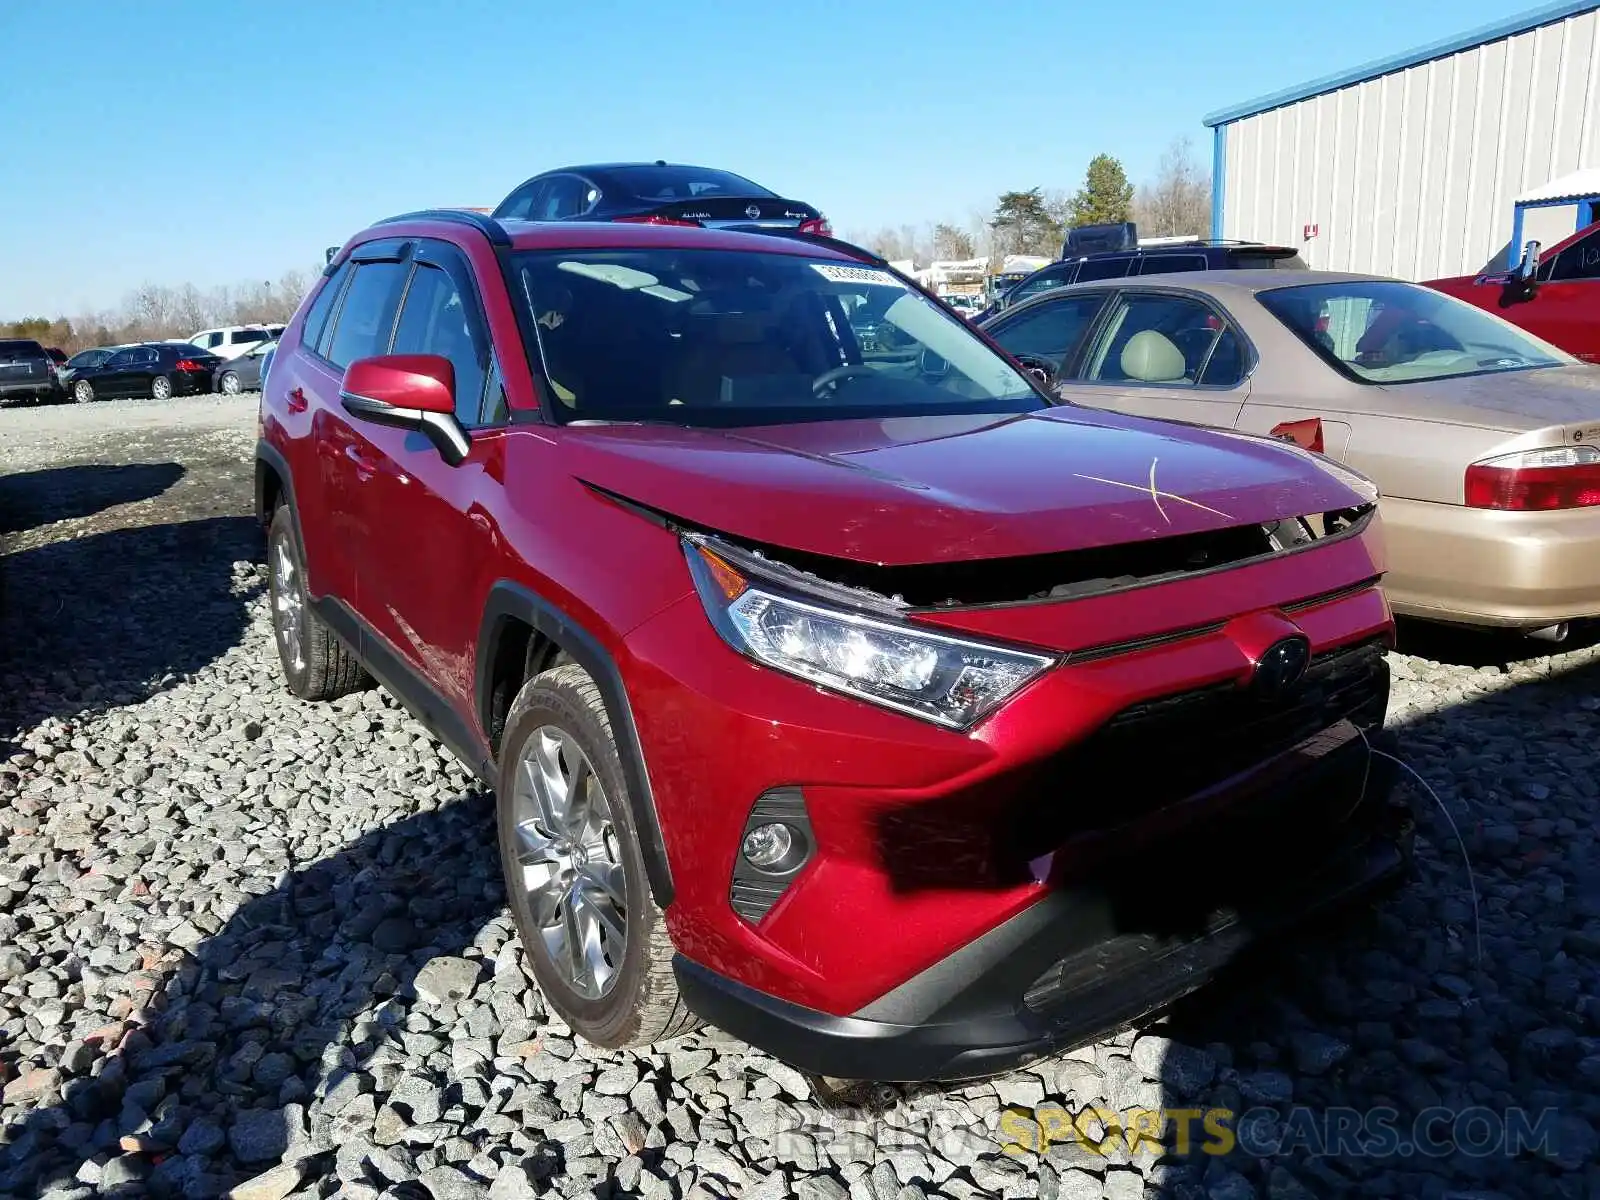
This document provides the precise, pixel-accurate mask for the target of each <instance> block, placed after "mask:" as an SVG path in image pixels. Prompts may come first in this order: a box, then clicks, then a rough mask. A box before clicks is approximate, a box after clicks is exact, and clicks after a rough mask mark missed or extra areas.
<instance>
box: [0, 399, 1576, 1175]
mask: <svg viewBox="0 0 1600 1200" xmlns="http://www.w3.org/2000/svg"><path fill="white" fill-rule="evenodd" d="M254 413H255V398H254V397H253V396H245V397H241V398H236V399H226V400H225V399H221V398H217V397H210V398H204V399H198V400H189V401H181V402H173V403H168V404H165V405H156V404H152V403H148V402H129V403H122V402H112V403H107V404H102V405H92V406H85V407H81V408H79V407H73V408H58V409H31V410H14V411H8V412H5V413H0V536H4V537H6V538H7V539H8V543H9V550H10V553H9V556H8V557H7V559H6V560H5V567H6V574H7V591H8V599H7V611H6V613H5V614H4V615H3V616H0V834H3V837H4V851H3V853H0V1085H3V1108H0V1129H3V1134H0V1194H5V1195H14V1196H18V1197H22V1196H29V1197H32V1196H39V1195H47V1196H52V1197H67V1196H89V1195H98V1194H127V1195H141V1194H153V1195H167V1196H193V1197H206V1196H215V1195H219V1194H223V1193H224V1192H227V1191H228V1190H229V1189H233V1192H232V1194H234V1195H236V1196H240V1197H249V1198H252V1200H272V1198H280V1197H285V1196H291V1195H293V1196H329V1195H341V1196H347V1197H353V1198H360V1197H376V1196H380V1195H382V1196H391V1197H410V1196H416V1197H434V1198H437V1200H453V1198H456V1197H463V1198H465V1197H480V1196H490V1197H495V1198H509V1197H521V1196H534V1195H559V1196H589V1195H597V1196H608V1195H609V1196H622V1195H637V1196H645V1197H663V1198H666V1197H672V1198H680V1200H681V1198H689V1197H694V1198H696V1200H704V1198H715V1197H744V1198H747V1200H769V1198H777V1197H784V1196H790V1195H794V1196H800V1197H805V1198H806V1200H838V1198H841V1197H853V1198H861V1200H908V1198H910V1197H915V1196H923V1195H929V1196H945V1197H950V1198H952V1200H967V1198H968V1197H973V1196H983V1195H1001V1194H1003V1195H1006V1196H1008V1197H1010V1196H1016V1197H1033V1196H1038V1197H1042V1198H1044V1200H1052V1198H1056V1197H1062V1198H1070V1200H1078V1198H1082V1197H1098V1196H1102V1195H1103V1196H1107V1197H1115V1198H1119V1200H1127V1198H1137V1197H1141V1196H1147V1195H1171V1196H1176V1197H1184V1198H1199V1197H1205V1198H1208V1200H1237V1198H1243V1197H1249V1196H1254V1195H1262V1196H1270V1197H1272V1198H1273V1200H1296V1198H1300V1197H1307V1196H1321V1195H1352V1196H1353V1195H1362V1196H1369V1195H1373V1196H1405V1197H1423V1198H1425V1200H1445V1198H1446V1197H1458V1198H1461V1200H1467V1198H1479V1200H1481V1198H1485V1197H1494V1196H1508V1197H1520V1196H1530V1197H1531V1196H1570V1197H1585V1196H1596V1195H1600V1167H1597V1166H1596V1163H1595V1160H1596V1154H1597V1137H1596V1130H1597V1128H1600V1099H1597V1095H1600V1037H1597V1034H1600V872H1597V867H1600V857H1597V850H1596V844H1595V836H1596V834H1595V831H1596V824H1597V817H1600V800H1597V796H1600V783H1597V766H1600V753H1597V746H1600V690H1597V687H1596V682H1597V679H1600V667H1597V665H1596V660H1597V657H1600V653H1597V651H1596V650H1595V649H1593V648H1591V647H1580V648H1574V649H1571V650H1566V651H1564V652H1562V653H1559V654H1551V655H1540V654H1537V653H1535V651H1537V650H1538V647H1536V646H1533V645H1531V644H1525V645H1517V644H1512V643H1502V642H1494V643H1490V642H1479V641H1476V640H1473V639H1459V638H1458V639H1449V638H1443V637H1440V636H1437V635H1428V634H1426V633H1425V632H1424V633H1422V634H1417V635H1415V636H1414V637H1413V639H1412V641H1411V643H1410V644H1409V646H1408V648H1409V649H1411V650H1413V651H1416V652H1415V653H1410V654H1397V655H1395V656H1394V659H1393V663H1394V667H1395V670H1396V687H1395V696H1394V704H1393V712H1392V719H1393V721H1394V722H1396V723H1399V724H1400V725H1401V726H1402V730H1401V744H1402V752H1403V755H1404V757H1405V758H1406V760H1407V761H1408V762H1409V763H1411V764H1412V765H1414V766H1415V768H1416V769H1417V770H1418V771H1419V772H1420V773H1421V775H1422V776H1423V777H1424V778H1426V779H1427V780H1428V781H1429V782H1430V783H1431V784H1432V785H1433V787H1434V788H1435V789H1436V790H1437V792H1438V799H1439V803H1441V804H1442V805H1444V806H1446V807H1447V808H1448V810H1449V811H1450V813H1451V814H1453V816H1454V818H1455V820H1456V821H1457V822H1458V823H1459V824H1460V827H1461V829H1462V832H1463V834H1464V836H1465V840H1466V844H1467V847H1468V850H1469V853H1470V857H1471V861H1472V864H1473V867H1474V870H1475V878H1476V884H1477V896H1478V902H1479V912H1480V915H1481V947H1482V953H1481V960H1480V958H1479V956H1478V940H1479V939H1478V936H1477V932H1476V930H1475V925H1474V917H1473V913H1474V906H1473V898H1472V896H1473V894H1472V891H1471V890H1470V889H1469V886H1468V875H1467V871H1466V868H1465V867H1464V865H1463V860H1462V853H1461V849H1460V848H1459V847H1458V846H1457V844H1456V842H1455V840H1454V836H1453V834H1452V832H1451V826H1450V824H1449V823H1448V822H1447V821H1446V819H1445V817H1444V816H1443V815H1442V813H1441V811H1440V809H1439V808H1438V807H1436V805H1435V801H1434V800H1432V799H1429V798H1428V797H1427V796H1426V795H1425V794H1424V793H1423V792H1422V791H1421V789H1416V790H1415V798H1416V801H1417V806H1418V816H1419V822H1420V829H1421V833H1420V844H1419V859H1420V862H1419V872H1418V877H1417V878H1416V880H1415V881H1413V882H1412V883H1410V884H1408V885H1407V887H1406V888H1405V889H1404V890H1403V891H1402V892H1400V893H1399V894H1398V895H1396V896H1395V897H1393V898H1392V899H1391V900H1390V901H1389V902H1388V903H1387V904H1385V905H1382V906H1381V907H1379V908H1378V909H1377V910H1376V912H1375V913H1374V914H1369V915H1365V916H1361V915H1358V916H1357V917H1355V918H1353V919H1350V920H1346V921H1344V922H1341V923H1338V924H1337V925H1335V926H1333V927H1332V928H1330V929H1328V930H1326V931H1320V930H1319V931H1318V932H1317V936H1315V937H1306V938H1303V939H1301V940H1300V941H1299V942H1298V943H1297V944H1296V945H1294V946H1289V947H1285V948H1282V949H1281V950H1279V951H1277V952H1273V953H1269V954H1264V955H1261V956H1259V957H1258V958H1257V959H1255V960H1254V961H1252V962H1251V963H1249V964H1246V965H1245V966H1244V967H1243V968H1241V970H1240V971H1239V972H1237V973H1235V974H1234V975H1233V976H1232V977H1230V978H1229V979H1226V980H1224V981H1222V982H1221V983H1219V984H1217V985H1216V986H1214V987H1212V988H1211V989H1208V990H1207V991H1205V992H1203V993H1201V994H1200V995H1199V996H1198V997H1196V998H1195V999H1194V1000H1192V1001H1191V1002H1188V1003H1186V1004H1184V1005H1182V1006H1180V1007H1179V1008H1178V1009H1177V1010H1175V1011H1174V1012H1173V1013H1172V1014H1170V1016H1169V1017H1168V1018H1167V1019H1166V1020H1164V1021H1162V1022H1160V1023H1156V1024H1153V1025H1151V1026H1149V1027H1147V1028H1145V1029H1143V1030H1141V1031H1137V1032H1135V1033H1129V1034H1126V1035H1123V1036H1121V1037H1118V1038H1116V1039H1114V1040H1112V1041H1109V1042H1105V1043H1102V1044H1100V1045H1096V1046H1092V1047H1088V1048H1085V1049H1083V1050H1079V1051H1075V1052H1073V1053H1072V1054H1069V1055H1065V1056H1061V1057H1058V1058H1056V1059H1052V1060H1049V1061H1046V1062H1043V1063H1040V1064H1037V1065H1036V1066H1035V1067H1034V1068H1031V1069H1029V1070H1027V1071H1019V1072H1015V1073H1013V1074H1011V1075H1008V1076H1006V1077H1004V1078H1001V1079H998V1080H991V1081H987V1082H983V1083H979V1084H973V1085H969V1086H963V1087H960V1088H925V1089H872V1090H870V1091H862V1092H860V1093H857V1094H854V1095H846V1096H844V1097H842V1098H841V1097H838V1096H826V1095H824V1094H822V1093H821V1092H820V1091H819V1090H818V1087H817V1084H816V1081H811V1080H808V1079H806V1078H804V1077H802V1076H801V1075H800V1074H798V1073H797V1072H795V1071H793V1070H791V1069H788V1068H786V1067H784V1066H783V1065H782V1064H779V1063H775V1062H773V1061H772V1060H770V1059H768V1058H766V1057H764V1056H762V1055H760V1054H757V1053H755V1052H753V1051H751V1050H749V1049H748V1048H747V1047H745V1046H743V1045H742V1044H739V1043H737V1042H733V1041H730V1040H728V1039H726V1038H724V1037H722V1036H721V1035H719V1034H717V1033H716V1032H715V1031H708V1032H704V1033H701V1034H698V1035H695V1036H692V1037H690V1038H686V1039H683V1040H680V1041H679V1042H676V1043H673V1044H669V1045H666V1046H663V1047H662V1048H661V1049H660V1050H659V1051H657V1052H655V1053H650V1054H638V1055H636V1054H608V1053H600V1052H596V1051H593V1050H591V1049H590V1048H588V1047H585V1046H583V1045H580V1044H576V1043H575V1042H574V1041H573V1040H572V1038H571V1037H570V1036H569V1033H568V1031H567V1030H566V1029H564V1028H563V1027H562V1026H561V1025H560V1023H559V1022H558V1021H557V1020H555V1019H553V1018H552V1017H550V1016H549V1015H548V1014H546V1012H545V1011H544V1009H543V1007H542V1005H541V1004H540V1002H539V999H538V996H537V993H536V992H534V991H533V990H532V989H531V988H530V986H529V980H528V978H527V976H526V975H525V973H524V971H523V967H522V961H521V955H520V951H519V949H518V946H517V941H516V937H515V935H514V933H513V932H512V929H511V925H510V921H509V918H508V917H507V916H506V915H505V913H504V911H503V896H502V894H501V890H500V884H499V882H498V878H497V870H496V866H495V862H494V851H493V844H492V834H491V825H490V817H491V802H490V800H489V798H488V797H486V796H485V795H484V794H483V793H482V792H481V790H480V789H479V788H478V787H477V786H476V785H475V784H474V783H473V782H472V781H471V780H470V779H469V777H468V776H467V774H466V773H465V772H464V771H463V770H462V769H461V768H459V767H458V766H456V765H455V763H454V762H453V761H452V760H450V759H449V758H448V757H447V756H446V754H445V753H444V752H443V751H442V750H441V749H440V748H439V747H438V746H437V745H435V744H434V743H433V742H432V741H430V740H429V739H428V738H427V737H426V736H424V735H423V733H422V731H421V729H420V728H419V727H418V726H417V725H416V724H415V723H414V722H413V721H411V720H410V719H409V718H408V717H407V716H406V715H405V714H404V713H403V712H402V711H401V710H400V709H399V708H398V707H397V705H395V704H394V703H393V702H392V701H390V700H389V699H388V698H387V697H386V696H385V695H384V693H382V692H379V691H373V692H369V693H366V694H364V695H359V696H355V697H351V698H348V699H346V700H345V701H342V702H340V703H338V704H335V705H331V706H325V707H317V706H307V705H304V704H301V703H299V702H297V701H295V700H294V699H293V698H291V697H290V696H289V695H288V694H287V693H286V692H285V691H284V690H283V688H282V687H281V686H280V684H279V681H278V676H277V665H276V660H275V656H274V653H273V649H272V643H271V638H270V633H269V628H268V623H267V615H266V611H265V607H264V600H263V592H264V571H263V569H262V567H261V565H260V563H261V545H260V538H259V535H258V534H257V532H256V531H255V529H254V527H253V525H252V523H251V522H250V520H249V519H248V513H249V510H250V503H251V502H250V484H251V479H252V465H251V445H252V441H253V438H254ZM1511 652H1515V654H1517V655H1527V656H1528V657H1525V658H1522V659H1521V660H1520V661H1512V662H1510V663H1505V662H1496V661H1495V660H1496V659H1499V658H1505V657H1507V656H1509V655H1510V654H1511ZM1486 664H1487V665H1486ZM1093 1105H1099V1106H1103V1107H1104V1108H1105V1109H1106V1110H1108V1111H1106V1112H1105V1113H1103V1114H1101V1116H1100V1117H1099V1118H1098V1120H1099V1122H1100V1123H1099V1124H1098V1125H1097V1124H1095V1120H1096V1118H1093V1117H1092V1116H1091V1117H1089V1118H1086V1119H1085V1121H1084V1124H1083V1129H1084V1131H1085V1136H1084V1138H1082V1139H1075V1138H1073V1137H1072V1136H1070V1135H1069V1134H1068V1133H1067V1132H1066V1131H1065V1130H1066V1121H1067V1119H1068V1118H1067V1117H1064V1116H1063V1115H1062V1112H1063V1111H1067V1112H1071V1113H1076V1112H1079V1111H1081V1110H1083V1109H1084V1107H1085V1106H1093ZM1163 1108H1165V1109H1188V1110H1209V1109H1215V1108H1221V1109H1228V1110H1231V1111H1233V1112H1235V1113H1245V1114H1246V1115H1244V1116H1241V1117H1240V1118H1239V1119H1238V1120H1237V1121H1236V1122H1234V1123H1233V1127H1234V1128H1236V1130H1237V1141H1238V1145H1236V1146H1235V1147H1234V1149H1233V1150H1232V1152H1231V1153H1227V1154H1222V1153H1211V1152H1208V1151H1210V1150H1220V1149H1223V1148H1225V1146H1224V1145H1223V1144H1222V1143H1220V1142H1219V1141H1217V1140H1216V1139H1208V1138H1207V1136H1206V1134H1205V1133H1204V1132H1202V1126H1201V1119H1199V1118H1197V1119H1196V1120H1195V1122H1194V1124H1193V1128H1192V1133H1193V1135H1194V1140H1193V1142H1192V1143H1191V1144H1189V1145H1188V1146H1187V1147H1185V1145H1184V1144H1183V1143H1182V1142H1181V1141H1180V1140H1177V1139H1176V1134H1175V1132H1174V1131H1175V1129H1176V1125H1173V1126H1168V1127H1167V1131H1166V1135H1165V1146H1164V1147H1162V1146H1156V1145H1153V1144H1151V1143H1150V1142H1148V1141H1146V1142H1143V1143H1141V1142H1140V1140H1139V1138H1138V1137H1137V1136H1132V1137H1118V1136H1110V1137H1107V1138H1105V1139H1104V1140H1102V1139H1101V1137H1100V1134H1101V1133H1102V1132H1103V1131H1104V1130H1105V1128H1106V1127H1108V1126H1122V1127H1124V1129H1125V1130H1126V1131H1127V1132H1129V1133H1133V1132H1134V1131H1136V1130H1137V1129H1138V1120H1137V1118H1130V1117H1129V1116H1128V1114H1129V1113H1130V1112H1131V1111H1132V1110H1139V1109H1151V1110H1160V1109H1163ZM1508 1110H1520V1111H1522V1112H1524V1113H1525V1114H1526V1115H1525V1116H1524V1117H1520V1118H1519V1117H1517V1116H1516V1115H1515V1114H1514V1113H1513V1115H1512V1117H1511V1118H1510V1119H1511V1120H1512V1122H1513V1124H1514V1123H1515V1122H1516V1121H1518V1120H1521V1121H1523V1122H1524V1125H1525V1127H1526V1129H1527V1131H1528V1132H1529V1133H1530V1134H1531V1136H1530V1137H1528V1138H1526V1139H1524V1141H1525V1142H1526V1143H1531V1144H1528V1145H1524V1147H1523V1148H1522V1150H1521V1152H1520V1153H1515V1154H1513V1153H1508V1152H1507V1151H1506V1148H1505V1146H1504V1143H1503V1139H1500V1138H1499V1137H1497V1136H1496V1131H1497V1130H1501V1129H1503V1128H1504V1127H1505V1126H1504V1122H1505V1121H1506V1120H1507V1115H1506V1114H1507V1112H1508ZM1386 1112H1387V1113H1392V1114H1394V1115H1393V1116H1391V1117H1389V1118H1387V1119H1388V1120H1389V1122H1390V1124H1391V1125H1392V1126H1393V1127H1394V1128H1395V1129H1397V1130H1399V1132H1400V1137H1399V1140H1400V1141H1402V1142H1406V1144H1407V1146H1409V1138H1410V1135H1411V1133H1412V1130H1413V1118H1414V1117H1415V1116H1416V1115H1417V1114H1419V1113H1422V1114H1426V1113H1430V1112H1431V1113H1432V1114H1434V1116H1435V1117H1437V1118H1439V1119H1438V1120H1436V1121H1435V1122H1434V1123H1433V1124H1432V1125H1431V1126H1430V1127H1429V1128H1430V1129H1431V1131H1432V1133H1433V1136H1434V1137H1435V1139H1438V1140H1439V1144H1438V1145H1437V1146H1433V1147H1430V1148H1431V1149H1433V1150H1434V1151H1435V1152H1433V1153H1420V1152H1412V1153H1401V1152H1399V1150H1398V1149H1397V1148H1396V1145H1395V1144H1394V1143H1393V1142H1392V1141H1391V1143H1389V1144H1388V1145H1384V1144H1382V1143H1377V1144H1373V1143H1369V1142H1367V1141H1363V1140H1360V1139H1359V1138H1356V1139H1351V1138H1346V1139H1345V1140H1343V1141H1342V1142H1336V1143H1334V1144H1325V1142H1324V1139H1325V1138H1326V1137H1327V1135H1328V1133H1329V1130H1330V1128H1331V1127H1332V1126H1333V1125H1335V1124H1338V1123H1339V1122H1341V1121H1342V1122H1346V1124H1345V1125H1344V1126H1341V1128H1345V1129H1346V1130H1347V1131H1348V1127H1349V1126H1348V1122H1350V1121H1354V1122H1358V1123H1359V1122H1362V1121H1365V1122H1367V1124H1366V1125H1364V1126H1363V1127H1362V1129H1363V1134H1362V1136H1363V1137H1364V1136H1365V1135H1366V1134H1370V1133H1371V1132H1372V1131H1373V1130H1374V1128H1376V1126H1375V1125H1374V1124H1373V1114H1374V1113H1378V1114H1383V1113H1386ZM1462 1113H1468V1114H1469V1115H1470V1114H1476V1115H1477V1120H1478V1124H1477V1125H1476V1126H1474V1125H1473V1124H1472V1121H1471V1120H1467V1119H1459V1120H1458V1117H1459V1116H1460V1114H1462ZM1495 1122H1500V1124H1499V1125H1496V1124H1495ZM1541 1122H1542V1123H1541ZM1186 1128H1187V1126H1186ZM1041 1130H1043V1131H1044V1132H1045V1133H1046V1134H1047V1135H1048V1136H1047V1137H1045V1138H1044V1139H1043V1143H1044V1144H1043V1145H1041V1139H1040V1137H1039V1133H1040V1131H1041ZM1111 1133H1112V1134H1113V1135H1114V1134H1116V1129H1115V1128H1112V1129H1111ZM1452 1133H1453V1137H1454V1140H1453V1141H1452V1140H1451V1139H1452ZM1130 1141H1131V1142H1133V1143H1134V1145H1133V1148H1132V1149H1131V1150H1130V1148H1129V1145H1128V1143H1129V1142H1130ZM1008 1143H1010V1145H1009V1146H1008ZM1090 1143H1094V1144H1090ZM1485 1146H1487V1148H1485ZM1472 1147H1477V1149H1473V1148H1472ZM1185 1148H1187V1150H1188V1151H1189V1152H1188V1153H1180V1151H1182V1150H1184V1149H1185ZM1040 1149H1042V1150H1043V1151H1044V1153H1042V1154H1041V1153H1037V1152H1036V1151H1038V1150H1040Z"/></svg>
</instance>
